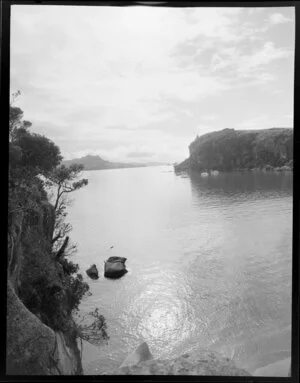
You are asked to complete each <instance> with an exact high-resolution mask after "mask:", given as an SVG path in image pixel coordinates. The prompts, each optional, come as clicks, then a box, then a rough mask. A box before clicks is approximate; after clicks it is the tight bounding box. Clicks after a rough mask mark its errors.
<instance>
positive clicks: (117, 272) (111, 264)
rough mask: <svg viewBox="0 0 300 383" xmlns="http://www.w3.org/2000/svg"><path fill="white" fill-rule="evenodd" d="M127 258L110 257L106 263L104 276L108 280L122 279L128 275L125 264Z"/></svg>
mask: <svg viewBox="0 0 300 383" xmlns="http://www.w3.org/2000/svg"><path fill="white" fill-rule="evenodd" d="M126 260H127V258H123V257H110V258H108V260H107V261H106V262H105V266H104V276H105V277H106V278H112V279H115V278H120V277H122V276H123V275H124V274H126V273H127V270H126V266H125V262H126Z"/></svg>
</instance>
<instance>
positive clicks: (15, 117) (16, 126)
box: [9, 90, 32, 142]
mask: <svg viewBox="0 0 300 383" xmlns="http://www.w3.org/2000/svg"><path fill="white" fill-rule="evenodd" d="M20 95H21V92H20V91H19V90H18V91H17V92H16V93H13V94H12V101H11V103H10V107H9V141H10V142H14V141H15V139H16V136H17V133H18V132H19V131H24V132H25V131H27V130H28V128H30V127H31V125H32V123H31V122H30V121H26V120H24V121H23V115H24V112H23V110H22V109H21V108H19V107H16V106H13V103H14V102H15V100H16V99H17V98H18V97H19V96H20Z"/></svg>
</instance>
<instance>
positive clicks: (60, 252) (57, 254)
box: [55, 236, 69, 259]
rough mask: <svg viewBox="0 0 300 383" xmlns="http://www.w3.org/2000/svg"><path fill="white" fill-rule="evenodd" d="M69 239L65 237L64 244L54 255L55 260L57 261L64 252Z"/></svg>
mask: <svg viewBox="0 0 300 383" xmlns="http://www.w3.org/2000/svg"><path fill="white" fill-rule="evenodd" d="M68 242H69V237H68V236H67V237H66V238H65V240H64V243H63V244H62V246H61V248H60V249H59V250H58V252H57V253H56V255H55V258H56V259H59V258H60V257H61V256H62V255H63V254H64V252H65V250H66V247H67V246H68Z"/></svg>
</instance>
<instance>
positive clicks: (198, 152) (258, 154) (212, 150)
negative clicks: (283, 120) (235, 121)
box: [175, 128, 293, 171]
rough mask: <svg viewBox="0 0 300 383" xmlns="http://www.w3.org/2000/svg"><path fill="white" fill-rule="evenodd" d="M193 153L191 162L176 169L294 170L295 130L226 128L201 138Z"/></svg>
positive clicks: (194, 143) (190, 149)
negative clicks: (287, 168)
mask: <svg viewBox="0 0 300 383" xmlns="http://www.w3.org/2000/svg"><path fill="white" fill-rule="evenodd" d="M189 151H190V157H189V159H187V160H185V161H184V162H182V163H181V164H179V165H177V166H175V169H176V170H187V169H191V170H196V171H208V170H219V171H232V170H250V169H266V170H271V169H272V168H280V167H289V168H290V169H292V166H293V130H292V129H288V128H272V129H262V130H234V129H224V130H221V131H217V132H212V133H207V134H204V135H203V136H200V137H197V138H196V139H195V140H194V141H193V142H192V143H191V144H190V146H189Z"/></svg>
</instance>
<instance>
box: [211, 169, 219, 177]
mask: <svg viewBox="0 0 300 383" xmlns="http://www.w3.org/2000/svg"><path fill="white" fill-rule="evenodd" d="M210 174H211V175H212V176H217V175H219V174H220V172H219V171H218V170H211V172H210Z"/></svg>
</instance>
